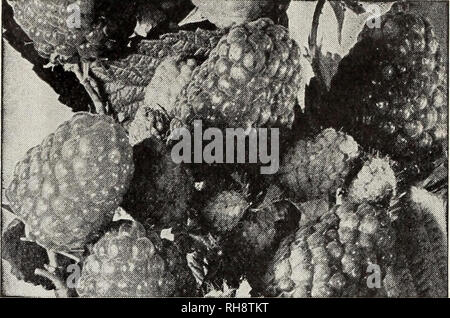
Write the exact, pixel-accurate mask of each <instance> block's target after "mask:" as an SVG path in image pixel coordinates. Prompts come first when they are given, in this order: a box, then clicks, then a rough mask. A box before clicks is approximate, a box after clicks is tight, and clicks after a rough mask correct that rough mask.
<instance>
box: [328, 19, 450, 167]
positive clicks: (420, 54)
mask: <svg viewBox="0 0 450 318" xmlns="http://www.w3.org/2000/svg"><path fill="white" fill-rule="evenodd" d="M441 57H442V53H441V50H440V47H439V43H438V42H437V39H436V37H435V35H434V32H433V27H432V26H431V24H430V23H429V22H428V21H427V20H426V19H425V18H423V17H421V16H419V15H416V14H412V13H411V14H410V13H405V12H396V13H395V12H392V11H390V12H388V13H387V14H385V15H383V16H382V17H381V28H372V27H369V26H366V27H365V28H364V30H363V31H362V32H361V34H360V36H359V39H358V43H357V44H356V45H355V47H354V48H353V49H352V50H351V51H350V53H349V54H348V56H346V57H345V58H344V59H343V60H342V61H341V63H340V65H339V69H338V72H337V74H336V76H335V77H334V79H333V81H332V85H331V91H330V93H329V96H328V102H327V103H328V107H329V108H328V109H325V110H323V111H321V112H320V116H322V117H324V118H325V119H326V120H328V121H329V123H328V124H331V125H332V126H334V127H339V128H341V127H343V129H344V131H346V132H347V133H350V134H352V135H353V136H354V137H355V139H356V140H357V141H358V142H359V143H360V144H361V145H362V146H363V147H368V148H375V149H378V150H380V151H382V152H383V153H385V154H389V155H390V156H391V157H392V158H393V159H394V160H397V161H400V162H404V163H405V166H411V164H417V165H418V168H419V169H420V170H423V169H425V170H426V168H427V166H428V165H429V164H430V163H431V162H432V161H433V157H435V156H437V155H440V148H441V142H442V141H443V140H445V139H446V138H447V97H446V96H447V90H446V84H445V72H444V65H443V63H442V59H441ZM349 83H351V85H350V88H349ZM419 172H421V171H419Z"/></svg>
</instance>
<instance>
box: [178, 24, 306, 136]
mask: <svg viewBox="0 0 450 318" xmlns="http://www.w3.org/2000/svg"><path fill="white" fill-rule="evenodd" d="M300 72H301V67H300V49H299V47H298V45H297V44H296V43H295V42H294V41H293V40H291V39H290V38H289V32H288V30H287V29H286V28H284V27H282V26H280V25H275V24H274V23H273V22H272V21H271V20H270V19H259V20H257V21H255V22H250V23H247V24H243V25H239V26H235V27H232V28H231V30H230V31H229V33H228V35H226V36H224V37H223V38H222V39H221V40H220V42H219V44H218V45H217V47H216V48H215V49H213V50H212V51H211V54H210V56H209V58H208V59H207V60H206V61H205V62H204V63H203V64H202V65H201V66H200V67H198V68H196V69H195V71H194V74H193V76H192V81H191V82H190V83H189V85H187V86H186V87H185V89H183V91H182V93H181V94H180V95H179V96H178V99H177V102H176V105H175V109H176V117H178V119H180V120H182V121H183V122H184V123H186V124H191V122H192V121H193V120H194V119H202V120H203V121H204V124H205V126H207V125H211V126H213V127H218V126H219V127H220V126H222V125H224V126H225V127H241V128H248V127H255V126H257V127H259V126H264V125H269V126H282V127H290V126H291V125H292V123H293V120H294V106H295V104H296V94H297V91H298V87H299V85H298V84H299V82H300V77H301V76H300V75H301V74H300Z"/></svg>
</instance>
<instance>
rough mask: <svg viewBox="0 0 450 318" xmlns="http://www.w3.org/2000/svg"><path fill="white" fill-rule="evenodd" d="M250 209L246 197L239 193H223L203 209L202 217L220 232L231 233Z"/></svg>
mask: <svg viewBox="0 0 450 318" xmlns="http://www.w3.org/2000/svg"><path fill="white" fill-rule="evenodd" d="M248 207H249V203H248V202H247V200H246V198H245V196H244V195H243V194H242V193H240V192H238V191H234V190H232V191H223V192H220V193H219V194H218V195H216V196H215V197H214V198H213V199H212V200H211V201H210V202H209V203H208V204H207V205H206V207H205V208H204V209H203V211H202V216H203V217H204V218H205V219H206V220H207V222H208V224H209V225H210V226H211V227H212V228H214V229H215V230H216V231H218V232H228V231H231V230H232V229H233V228H234V227H235V226H236V225H237V224H238V222H239V221H240V220H241V218H242V216H243V215H244V213H245V210H246V209H247V208H248Z"/></svg>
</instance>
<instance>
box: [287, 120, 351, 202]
mask: <svg viewBox="0 0 450 318" xmlns="http://www.w3.org/2000/svg"><path fill="white" fill-rule="evenodd" d="M358 156H359V149H358V144H357V143H356V142H355V140H354V139H353V138H352V137H351V136H349V135H346V134H344V133H342V132H337V131H335V130H334V129H332V128H328V129H325V130H324V131H322V132H321V133H320V134H319V135H317V136H316V137H315V138H314V139H313V140H311V141H309V140H300V141H298V142H297V143H296V144H295V145H294V146H292V147H291V148H290V149H289V150H288V151H287V153H286V154H285V155H284V157H283V158H282V162H281V165H280V172H279V182H280V184H281V185H282V186H283V187H284V188H285V189H286V190H287V191H288V192H289V193H291V194H292V198H294V199H296V200H300V201H309V200H313V199H318V198H322V197H323V196H327V195H329V194H335V193H336V190H337V189H338V188H339V187H342V186H343V184H344V180H345V178H346V176H347V175H348V173H349V172H350V170H351V167H352V162H353V161H354V160H355V159H356V158H357V157H358Z"/></svg>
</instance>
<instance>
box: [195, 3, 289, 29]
mask: <svg viewBox="0 0 450 318" xmlns="http://www.w3.org/2000/svg"><path fill="white" fill-rule="evenodd" d="M192 3H193V4H194V5H195V6H196V7H197V8H198V9H199V10H200V12H201V14H202V15H203V16H204V17H205V18H207V19H208V20H209V21H210V22H212V23H214V24H215V25H217V26H218V27H221V28H225V27H229V26H232V25H233V24H241V23H244V22H249V21H254V20H256V19H258V18H264V17H267V18H272V19H273V20H274V21H278V20H279V19H281V17H282V15H283V14H284V13H286V10H287V9H288V7H289V3H290V0H277V1H272V0H193V1H192Z"/></svg>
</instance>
